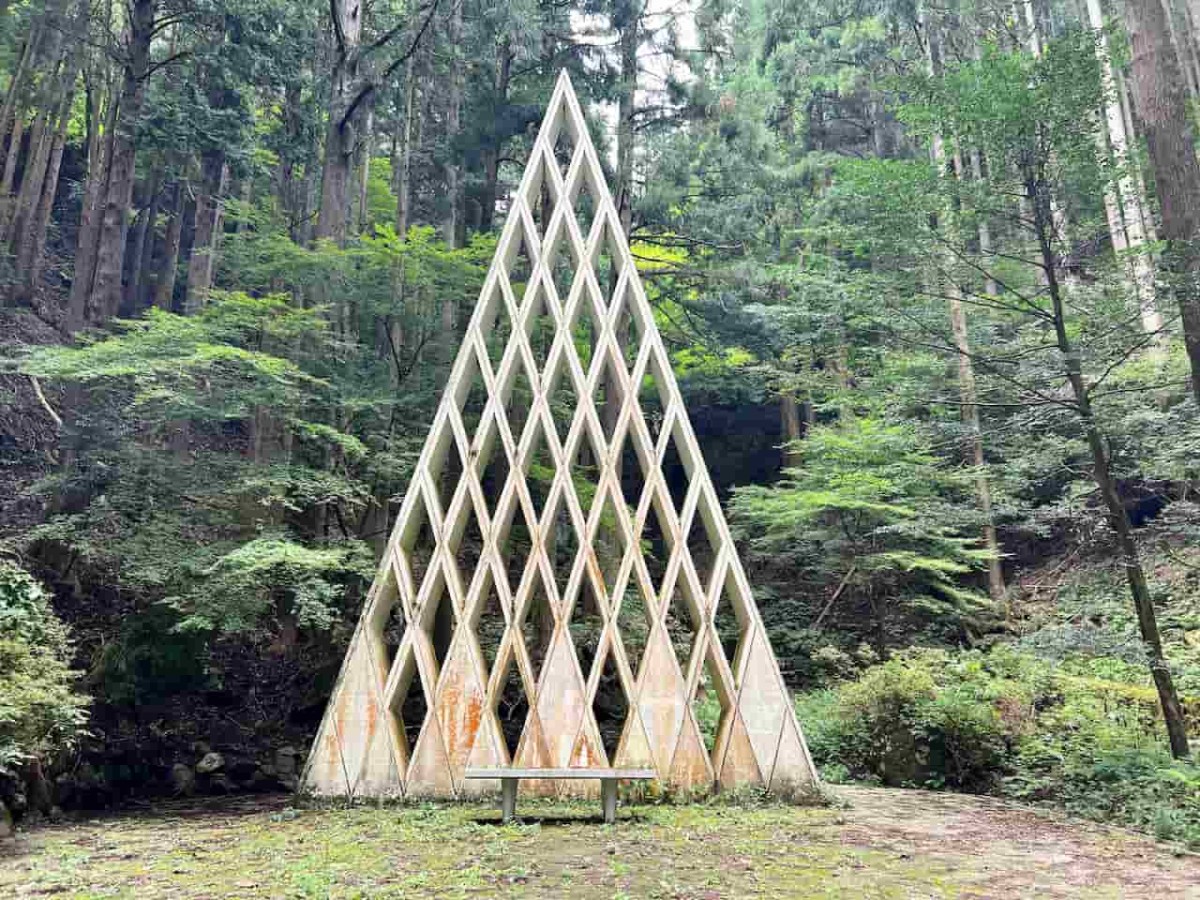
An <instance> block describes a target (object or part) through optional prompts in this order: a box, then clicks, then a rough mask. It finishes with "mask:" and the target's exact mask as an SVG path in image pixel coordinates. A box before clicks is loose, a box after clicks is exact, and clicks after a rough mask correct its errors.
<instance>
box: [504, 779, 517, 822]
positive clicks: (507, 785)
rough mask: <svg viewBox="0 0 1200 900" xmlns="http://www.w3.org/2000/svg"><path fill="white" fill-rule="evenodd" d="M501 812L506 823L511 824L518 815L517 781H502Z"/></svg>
mask: <svg viewBox="0 0 1200 900" xmlns="http://www.w3.org/2000/svg"><path fill="white" fill-rule="evenodd" d="M500 801H501V804H500V812H501V814H502V815H503V818H504V821H505V822H511V821H512V820H513V816H515V815H516V813H517V779H515V778H501V779H500Z"/></svg>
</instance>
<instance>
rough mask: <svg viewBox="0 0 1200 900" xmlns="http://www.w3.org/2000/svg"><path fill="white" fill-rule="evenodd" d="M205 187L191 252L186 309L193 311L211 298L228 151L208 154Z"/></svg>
mask: <svg viewBox="0 0 1200 900" xmlns="http://www.w3.org/2000/svg"><path fill="white" fill-rule="evenodd" d="M202 169H203V171H202V182H203V187H202V188H201V191H200V193H199V194H198V195H197V196H196V213H195V217H194V219H193V222H194V223H195V224H194V227H193V229H192V251H191V253H190V254H189V255H188V271H187V290H186V294H185V299H184V312H185V313H186V314H188V315H191V314H193V313H195V312H197V311H199V310H200V309H201V308H203V306H204V305H205V304H206V303H207V302H208V292H209V291H210V290H211V289H212V283H213V272H214V270H215V268H216V254H217V242H218V240H219V238H220V232H221V215H222V210H223V203H224V195H225V189H226V186H227V184H228V181H229V165H228V163H226V161H225V154H224V152H221V151H216V152H213V153H210V154H208V156H207V157H206V158H205V160H204V162H203V163H202Z"/></svg>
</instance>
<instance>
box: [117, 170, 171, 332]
mask: <svg viewBox="0 0 1200 900" xmlns="http://www.w3.org/2000/svg"><path fill="white" fill-rule="evenodd" d="M161 198H162V171H161V170H159V169H156V170H155V171H154V172H153V174H151V176H150V181H149V183H148V184H147V186H146V197H145V200H146V210H145V212H144V213H143V214H142V215H141V217H140V218H139V219H138V225H137V231H135V232H134V237H133V249H132V250H131V251H130V253H129V259H130V269H129V287H128V290H127V291H126V293H125V308H126V309H127V310H128V311H129V314H130V315H132V314H134V313H136V312H137V311H138V310H140V309H141V307H142V293H143V291H142V288H143V286H144V285H145V283H146V272H147V270H148V269H149V267H150V264H151V262H152V261H153V258H154V226H155V224H156V222H157V220H158V209H159V206H160V205H161V202H162V199H161Z"/></svg>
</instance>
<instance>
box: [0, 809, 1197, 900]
mask: <svg viewBox="0 0 1200 900" xmlns="http://www.w3.org/2000/svg"><path fill="white" fill-rule="evenodd" d="M834 793H835V794H836V795H837V796H838V797H840V798H842V799H843V800H844V808H839V807H836V806H835V807H833V808H799V807H788V806H782V805H752V806H735V805H730V804H723V803H712V804H703V805H693V806H680V807H672V806H633V807H628V808H622V810H621V813H620V821H619V822H618V823H617V825H615V826H604V825H602V824H600V822H599V819H598V816H597V812H598V810H596V809H594V808H593V806H592V805H587V804H583V805H580V804H564V803H549V802H544V801H535V800H528V801H525V800H524V799H522V802H521V804H520V805H519V807H518V812H519V813H520V814H521V815H522V822H521V823H520V824H516V825H512V826H501V825H500V824H499V823H498V818H499V816H498V814H497V812H496V811H495V809H494V808H492V807H490V806H485V805H477V804H475V805H472V804H453V805H451V804H446V805H440V804H426V805H409V806H389V807H378V806H358V807H355V808H352V809H346V808H340V809H293V808H292V807H290V806H289V805H288V804H289V799H288V798H286V797H272V798H254V799H245V798H228V799H221V800H209V801H203V802H191V803H184V802H180V803H166V804H161V805H158V806H155V807H153V808H146V809H143V810H135V811H128V812H125V813H122V814H120V815H115V816H111V817H106V818H101V819H91V820H83V821H77V822H72V823H67V824H60V825H55V826H50V827H45V828H41V829H37V830H34V831H31V832H25V833H22V834H20V835H19V837H18V838H17V839H16V840H14V841H10V842H8V843H7V844H5V845H0V897H38V896H46V895H54V896H59V897H136V898H139V900H143V898H154V897H171V898H174V897H186V898H199V897H494V896H511V897H568V896H569V897H573V898H574V897H606V898H622V897H625V898H642V897H648V898H701V900H716V898H725V897H854V898H876V897H889V898H890V897H896V898H919V897H994V898H1014V897H1038V898H1053V897H1120V898H1137V897H1147V898H1155V900H1169V898H1187V897H1196V898H1200V857H1197V856H1195V855H1191V854H1183V853H1180V852H1177V851H1175V850H1173V849H1172V848H1170V847H1166V846H1163V845H1157V844H1155V843H1154V842H1153V841H1151V840H1149V839H1147V838H1143V837H1139V836H1136V835H1132V834H1129V833H1128V832H1124V831H1121V830H1118V829H1109V828H1104V827H1101V826H1097V825H1091V824H1087V823H1080V822H1076V821H1067V820H1063V819H1060V818H1057V817H1053V816H1050V815H1047V814H1045V813H1041V812H1038V811H1034V810H1030V809H1026V808H1023V807H1019V806H1014V805H1011V804H1005V803H1001V802H998V801H994V800H987V799H981V798H977V797H965V796H959V795H953V794H932V793H926V792H922V791H899V790H883V789H868V788H837V789H835V790H834Z"/></svg>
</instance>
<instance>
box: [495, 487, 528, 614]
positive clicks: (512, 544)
mask: <svg viewBox="0 0 1200 900" xmlns="http://www.w3.org/2000/svg"><path fill="white" fill-rule="evenodd" d="M498 534H499V540H498V541H497V544H498V548H499V550H500V558H501V559H503V560H504V570H505V571H504V574H505V575H506V576H507V578H508V589H509V593H510V594H515V593H516V591H517V588H518V586H519V585H520V584H521V578H522V577H523V576H524V574H525V564H526V562H528V560H529V554H530V552H531V550H532V548H533V537H532V532H531V531H530V530H529V525H528V523H526V521H525V513H524V511H523V510H522V508H521V504H520V503H518V502H514V503H513V512H512V513H511V515H510V519H509V522H508V523H506V524H505V526H504V527H502V528H501V529H500V531H499V532H498Z"/></svg>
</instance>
